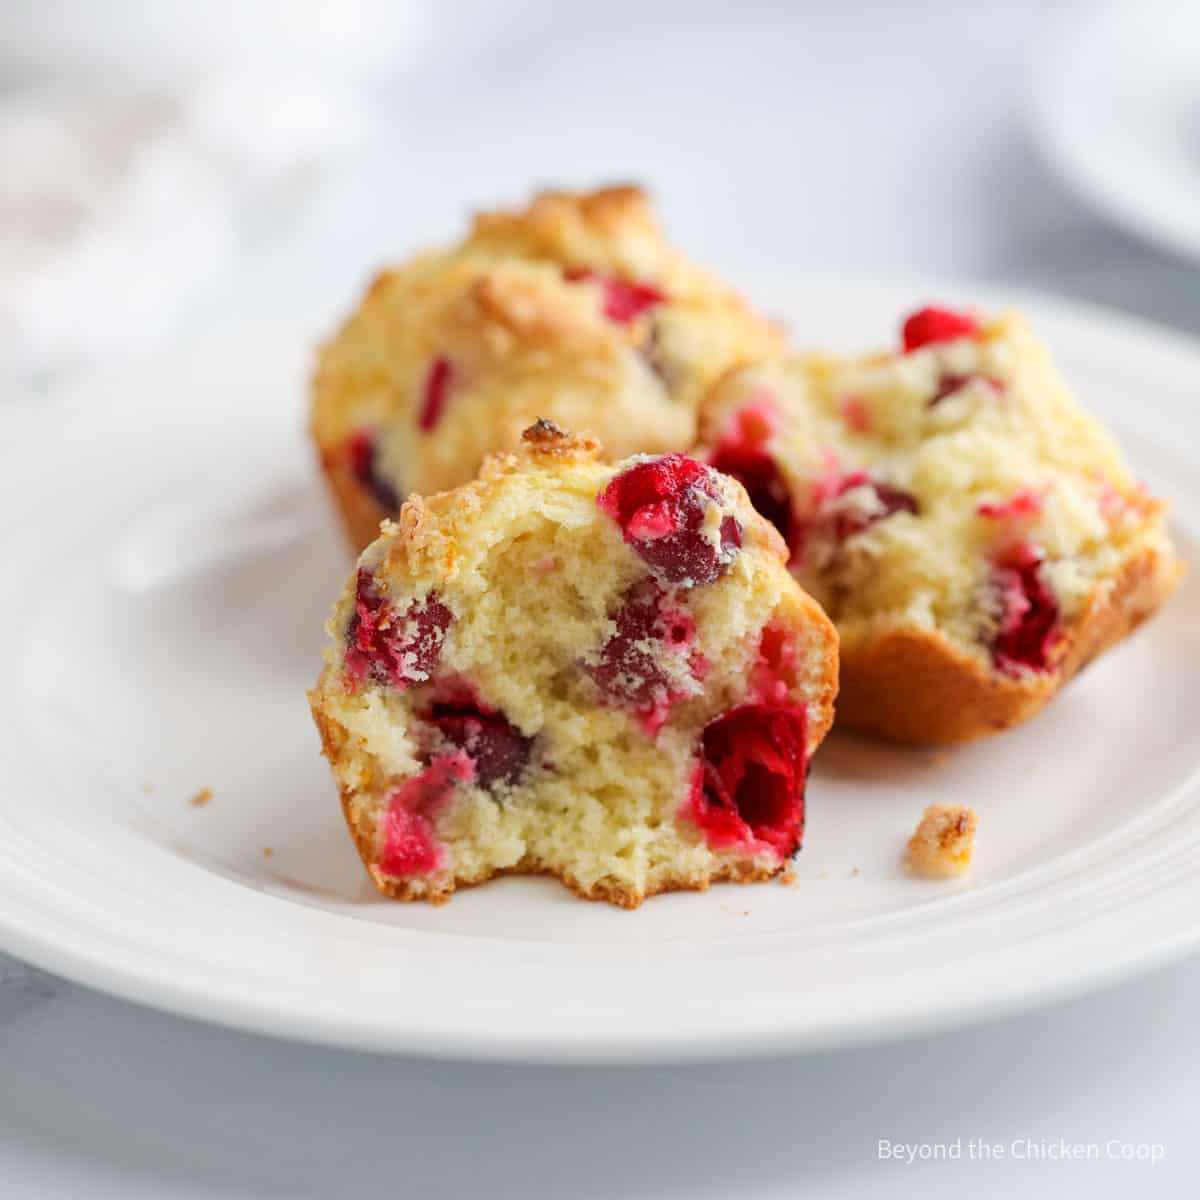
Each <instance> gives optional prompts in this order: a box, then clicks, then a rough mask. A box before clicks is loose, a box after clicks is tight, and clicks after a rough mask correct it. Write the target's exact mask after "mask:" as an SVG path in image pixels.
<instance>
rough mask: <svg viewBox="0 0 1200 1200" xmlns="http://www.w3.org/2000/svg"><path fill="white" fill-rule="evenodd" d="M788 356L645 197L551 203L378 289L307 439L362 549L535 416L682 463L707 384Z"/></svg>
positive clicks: (324, 358) (323, 369) (336, 343)
mask: <svg viewBox="0 0 1200 1200" xmlns="http://www.w3.org/2000/svg"><path fill="white" fill-rule="evenodd" d="M779 348H780V334H779V331H778V330H777V329H776V328H775V327H774V326H772V325H771V324H769V323H768V322H766V321H764V320H762V319H760V318H758V317H757V316H755V315H754V314H753V313H751V312H750V311H749V310H748V309H747V308H746V307H745V306H744V305H743V304H742V302H741V301H740V300H739V299H738V298H737V297H736V296H734V295H733V294H732V293H731V292H729V291H727V290H726V289H725V288H724V287H723V286H721V285H720V284H719V283H718V282H717V281H716V280H714V279H713V278H712V277H710V276H709V275H708V274H706V273H705V272H703V271H701V270H700V269H698V268H697V267H695V266H693V265H692V264H691V263H690V262H689V261H688V260H687V259H686V258H684V257H683V256H682V255H681V254H679V253H678V252H677V251H676V250H674V249H673V248H672V247H671V246H670V245H668V244H667V242H665V241H664V240H663V237H662V234H661V233H660V231H659V228H658V225H657V223H656V222H655V219H654V216H653V213H652V212H651V209H650V206H649V204H648V202H647V200H646V197H645V196H644V195H643V194H642V193H641V192H640V191H639V190H638V189H637V188H633V187H614V188H606V189H603V190H601V191H596V192H592V193H586V194H578V195H576V194H569V193H559V192H547V193H544V194H542V195H539V196H537V197H536V198H535V199H534V201H533V202H532V204H530V206H529V207H528V208H527V209H524V210H522V211H517V212H507V211H501V212H492V213H484V214H481V215H480V216H478V217H476V219H475V222H474V224H473V226H472V228H471V230H470V233H469V234H468V236H467V238H466V240H465V241H463V242H462V243H461V244H459V245H458V246H455V247H453V248H451V249H447V250H438V251H434V252H432V253H428V254H424V255H422V256H420V257H418V258H416V259H414V260H413V261H411V262H409V263H408V264H406V265H404V266H402V267H399V268H398V269H396V270H391V271H385V272H384V273H383V274H381V275H380V276H379V277H378V278H377V279H376V280H375V281H374V283H372V284H371V286H370V288H369V289H368V291H367V294H366V296H365V297H364V299H363V301H362V303H361V304H360V306H359V308H358V310H357V311H356V312H355V313H354V314H353V316H352V317H351V318H350V319H349V321H347V322H346V324H345V325H344V326H343V328H342V330H341V331H340V332H339V333H338V334H337V335H336V336H335V337H334V338H333V339H332V340H331V341H330V342H329V343H327V344H326V345H325V346H324V348H323V349H322V351H321V353H320V356H319V359H318V363H317V369H316V373H315V376H314V379H313V389H312V432H313V437H314V439H315V441H316V444H317V448H318V450H319V452H320V457H321V463H322V467H323V470H324V472H325V475H326V477H327V479H328V481H329V483H330V486H331V488H332V491H333V494H334V497H335V499H336V501H337V504H338V506H339V508H340V509H341V512H342V514H343V517H344V519H345V523H346V526H347V529H348V531H349V534H350V538H351V541H352V542H353V543H354V546H355V548H356V549H361V548H362V547H363V546H365V545H366V544H367V543H368V542H370V541H371V540H372V539H373V538H374V537H375V536H376V534H377V533H378V526H379V521H380V519H381V518H383V517H386V516H395V515H396V513H397V512H398V510H399V505H400V502H401V501H402V500H403V499H404V497H405V496H406V495H407V494H408V493H409V492H418V493H421V494H423V495H429V494H432V493H434V492H439V491H442V490H443V489H445V488H451V487H455V486H457V485H458V484H460V483H465V482H467V480H469V479H471V478H472V477H473V476H474V475H475V473H476V472H477V471H478V469H479V466H480V464H481V463H482V461H483V459H484V456H485V455H487V454H488V453H491V452H493V451H498V450H511V449H513V448H514V447H515V446H516V445H517V444H518V441H519V439H520V435H521V431H522V430H523V429H524V428H525V427H526V426H528V425H529V424H530V423H531V422H532V421H533V420H535V419H536V418H538V417H546V418H548V419H551V420H554V421H557V422H558V423H559V424H561V425H563V426H565V427H568V428H571V429H575V430H579V431H587V432H589V433H592V434H594V435H595V436H596V437H597V438H598V439H600V441H601V442H602V443H603V445H604V446H605V448H606V451H607V453H609V454H610V455H611V456H612V457H613V458H622V457H625V456H626V455H628V454H632V453H637V452H642V451H644V452H649V453H654V452H659V451H665V450H685V449H687V447H688V446H690V445H691V444H692V442H693V441H694V438H695V430H696V409H697V406H698V405H699V402H700V399H701V397H702V396H703V395H704V393H705V391H706V389H707V388H708V386H709V384H710V383H711V382H712V381H713V380H714V379H715V378H716V377H717V376H718V375H719V374H720V373H721V372H723V371H725V370H727V369H728V368H730V367H731V366H733V365H735V364H736V363H738V362H740V361H742V360H746V359H752V358H756V357H759V356H761V355H764V354H769V353H772V352H774V351H775V350H777V349H779Z"/></svg>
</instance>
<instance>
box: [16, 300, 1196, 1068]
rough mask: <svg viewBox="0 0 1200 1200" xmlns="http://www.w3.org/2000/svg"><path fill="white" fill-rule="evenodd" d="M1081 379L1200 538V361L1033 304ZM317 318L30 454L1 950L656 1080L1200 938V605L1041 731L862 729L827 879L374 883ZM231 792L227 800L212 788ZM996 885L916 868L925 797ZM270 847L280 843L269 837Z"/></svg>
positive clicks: (822, 803)
mask: <svg viewBox="0 0 1200 1200" xmlns="http://www.w3.org/2000/svg"><path fill="white" fill-rule="evenodd" d="M939 294H940V295H941V296H942V297H943V298H946V299H948V300H951V301H955V302H962V301H964V300H975V301H978V302H991V301H993V300H994V299H995V298H994V297H990V298H989V297H983V296H980V295H979V294H978V293H977V292H975V293H972V294H971V295H969V296H967V295H965V294H964V293H963V292H961V291H959V292H953V291H944V290H940V289H939V291H936V292H932V293H928V292H924V291H922V290H918V289H913V288H908V287H905V288H896V287H883V286H875V285H855V284H847V283H844V282H842V283H836V284H833V285H830V286H816V285H813V286H809V287H806V288H802V289H800V290H798V291H795V290H793V292H792V294H791V296H790V298H786V302H785V298H783V297H782V296H780V303H779V305H778V306H777V307H778V309H779V310H780V311H786V312H787V313H788V314H789V315H790V316H791V317H792V319H793V321H794V323H795V326H796V328H798V329H802V330H804V332H805V335H806V340H811V341H814V342H822V343H826V344H832V345H837V346H843V347H849V346H852V345H854V344H855V343H859V344H862V343H878V342H879V341H881V340H882V339H886V338H891V337H893V336H894V330H895V326H896V318H897V315H898V314H900V313H902V312H903V311H904V310H905V309H906V308H908V307H910V306H912V304H913V303H914V302H921V301H923V300H925V299H927V298H929V296H930V295H933V296H937V295H939ZM1029 307H1030V308H1031V309H1032V311H1033V313H1034V316H1035V318H1036V319H1037V320H1038V322H1039V323H1040V325H1041V327H1042V329H1043V330H1044V331H1045V333H1046V334H1047V335H1048V336H1049V337H1050V339H1051V340H1052V342H1053V343H1054V345H1055V346H1056V348H1057V352H1058V356H1059V359H1060V361H1061V364H1062V366H1063V367H1064V368H1065V369H1066V371H1067V372H1068V374H1069V375H1070V376H1071V377H1073V378H1074V379H1075V380H1076V382H1077V383H1078V385H1079V387H1080V389H1081V390H1082V392H1083V393H1084V394H1085V395H1086V396H1087V397H1088V398H1089V400H1090V402H1091V403H1092V405H1093V406H1094V407H1095V408H1096V409H1098V410H1099V411H1100V412H1101V413H1102V414H1103V415H1104V416H1105V417H1106V418H1108V419H1110V420H1111V421H1112V422H1113V423H1114V425H1116V426H1117V427H1118V428H1119V429H1120V430H1121V432H1122V434H1123V435H1124V436H1125V441H1126V445H1127V447H1128V450H1129V452H1130V453H1131V455H1132V456H1133V458H1134V460H1135V462H1136V465H1137V467H1138V469H1139V470H1140V471H1142V472H1144V474H1145V476H1146V478H1147V479H1148V480H1149V481H1150V482H1151V484H1152V485H1153V486H1154V487H1155V488H1156V489H1160V490H1161V491H1162V492H1163V493H1165V494H1167V495H1170V496H1172V497H1174V498H1175V500H1176V527H1177V531H1178V535H1179V538H1180V541H1181V543H1182V546H1183V549H1184V552H1185V554H1186V555H1187V556H1188V557H1189V558H1192V559H1195V558H1196V556H1197V555H1196V547H1197V542H1196V538H1197V536H1200V473H1198V472H1197V465H1198V460H1200V449H1198V447H1200V438H1198V437H1197V434H1198V433H1200V421H1198V418H1197V413H1198V411H1200V409H1198V407H1197V395H1198V392H1197V386H1198V381H1200V350H1198V349H1197V348H1196V347H1195V346H1194V345H1193V344H1191V343H1189V342H1186V341H1184V340H1183V339H1181V338H1176V337H1172V336H1171V335H1168V334H1166V333H1163V332H1159V331H1155V330H1154V329H1152V328H1150V327H1148V326H1144V325H1141V324H1138V323H1135V322H1133V321H1131V320H1128V319H1125V318H1119V317H1116V316H1114V315H1110V314H1103V313H1101V312H1098V311H1094V310H1084V309H1080V308H1077V307H1068V306H1066V305H1064V304H1061V303H1057V302H1050V301H1045V300H1031V301H1030V304H1029ZM305 341H306V339H305V338H304V337H303V335H302V333H301V332H300V331H298V330H297V329H295V328H291V327H288V328H266V329H264V328H255V329H252V330H247V331H244V332H242V333H238V334H236V335H227V336H222V337H220V338H210V339H208V340H205V341H197V342H196V343H195V344H193V345H191V346H190V347H188V348H186V349H183V350H179V351H177V352H174V353H173V354H171V355H167V356H163V357H160V358H157V359H154V360H149V361H146V362H144V363H143V364H142V365H141V366H139V367H137V368H136V369H135V368H127V369H125V370H123V371H121V372H117V373H112V374H110V375H107V376H104V377H100V376H94V377H92V379H91V380H90V381H88V383H87V384H86V385H85V386H82V387H80V388H79V389H77V391H76V393H75V394H73V395H72V396H69V397H65V398H63V399H62V400H61V401H60V402H59V403H57V404H56V405H54V406H53V408H52V409H51V410H49V411H48V412H47V413H45V414H44V415H43V416H41V417H39V418H38V419H36V420H35V421H34V422H33V423H32V425H31V426H30V427H28V428H26V429H25V430H24V431H23V433H22V435H21V437H20V438H19V439H10V445H9V446H8V448H7V450H6V451H5V452H4V454H3V461H2V462H0V467H2V468H3V471H4V475H3V478H4V479H5V480H6V503H5V507H4V515H3V519H2V524H0V557H2V559H3V561H4V564H5V569H4V572H3V574H2V576H0V617H2V619H3V622H4V627H5V628H6V629H7V630H8V634H7V636H8V638H9V645H10V647H11V648H12V650H11V656H10V660H9V671H8V674H7V675H6V676H5V677H4V680H3V683H2V684H0V761H3V763H4V764H5V774H4V787H3V795H2V797H0V945H2V946H3V947H4V948H6V949H9V950H11V951H13V952H14V953H16V954H19V955H23V956H24V957H26V958H28V959H29V960H31V961H33V962H35V963H37V964H38V965H40V966H43V967H45V968H48V969H49V970H52V971H56V972H59V973H61V974H63V975H66V976H69V977H71V978H74V979H77V980H80V981H82V982H85V983H88V984H91V985H93V986H96V987H99V988H103V989H106V990H109V991H112V992H115V993H117V994H119V995H122V996H125V997H128V998H131V999H134V1000H138V1001H142V1002H145V1003H147V1004H153V1005H159V1006H162V1007H164V1008H168V1009H172V1010H175V1011H177V1012H182V1013H186V1014H190V1015H192V1016H196V1017H200V1018H204V1019H208V1020H213V1021H221V1022H227V1023H229V1024H233V1025H238V1026H243V1027H246V1028H250V1029H256V1030H262V1031H266V1032H270V1033H277V1034H282V1035H287V1036H293V1037H298V1038H305V1039H312V1040H315V1041H325V1042H333V1043H339V1044H343V1045H350V1046H360V1047H372V1048H379V1049H386V1050H394V1051H407V1052H414V1053H420V1054H430V1055H454V1056H463V1057H492V1058H508V1059H542V1060H551V1059H564V1060H565V1059H575V1060H607V1061H614V1060H629V1059H654V1058H689V1057H713V1056H720V1055H734V1054H744V1053H759V1052H768V1051H783V1050H796V1049H802V1048H807V1047H813V1046H817V1045H822V1046H827V1045H831V1044H837V1043H846V1042H851V1041H861V1040H864V1039H868V1038H877V1037H883V1036H887V1035H892V1034H898V1033H901V1032H911V1031H914V1030H918V1029H925V1028H930V1027H935V1026H941V1025H946V1024H950V1023H956V1022H963V1021H967V1020H973V1019H976V1018H978V1017H980V1016H983V1015H985V1014H990V1013H995V1012H998V1011H1001V1010H1007V1009H1013V1008H1016V1007H1020V1006H1026V1005H1030V1004H1033V1003H1035V1002H1039V1001H1043V1000H1046V999H1048V998H1050V997H1053V996H1056V995H1061V994H1065V993H1067V992H1069V991H1075V990H1081V989H1083V988H1086V987H1090V986H1093V985H1095V984H1097V983H1099V982H1101V981H1105V980H1111V979H1114V978H1116V977H1118V976H1122V975H1125V974H1128V973H1130V972H1132V971H1135V970H1140V969H1143V968H1145V967H1147V966H1148V965H1150V964H1152V963H1156V962H1159V961H1162V960H1164V959H1166V958H1167V957H1169V956H1172V955H1175V954H1178V953H1180V952H1182V951H1183V950H1185V949H1187V948H1190V947H1192V946H1193V945H1195V944H1196V941H1197V938H1198V936H1200V791H1198V790H1197V787H1196V769H1197V762H1198V760H1200V739H1198V738H1197V732H1198V729H1200V710H1198V709H1197V706H1196V696H1197V694H1200V621H1198V620H1197V611H1198V608H1200V583H1198V582H1197V580H1196V579H1195V578H1194V577H1193V578H1191V579H1190V580H1189V581H1188V582H1187V583H1185V585H1184V587H1183V589H1182V591H1181V593H1180V594H1179V595H1178V596H1177V597H1176V599H1175V600H1174V601H1173V603H1172V604H1171V606H1170V607H1169V609H1168V610H1167V612H1166V613H1165V614H1164V615H1163V616H1162V617H1161V618H1160V619H1159V620H1157V621H1155V622H1153V623H1151V624H1150V625H1149V626H1148V627H1147V628H1145V629H1144V630H1143V631H1142V632H1140V633H1139V634H1138V635H1137V636H1136V637H1134V638H1133V639H1132V640H1131V641H1130V642H1128V643H1127V644H1126V645H1124V646H1123V647H1122V648H1121V649H1120V650H1118V651H1117V652H1115V653H1113V654H1111V655H1110V656H1108V657H1107V658H1105V659H1104V660H1103V661H1101V662H1100V663H1098V664H1097V665H1095V666H1094V667H1093V668H1091V669H1090V670H1089V671H1088V672H1087V673H1086V675H1085V676H1084V677H1083V678H1081V679H1080V680H1079V681H1078V682H1077V683H1076V685H1075V686H1073V687H1072V688H1070V689H1069V691H1068V692H1067V693H1066V694H1065V695H1064V697H1063V698H1062V699H1061V701H1060V702H1058V703H1056V704H1055V705H1054V706H1052V708H1051V709H1050V710H1049V711H1048V712H1047V713H1045V714H1044V715H1043V716H1042V717H1040V718H1039V719H1038V720H1036V721H1034V722H1033V723H1032V724H1030V725H1028V726H1026V727H1025V728H1022V729H1019V730H1016V731H1014V732H1012V733H1010V734H1007V735H1005V736H1002V737H998V738H996V739H993V740H992V741H989V742H986V743H985V744H982V745H978V746H973V747H970V748H967V749H963V750H960V751H957V752H954V753H953V754H949V755H935V754H931V753H928V752H919V751H903V750H896V749H888V748H884V747H880V746H874V745H870V744H867V743H856V742H854V741H851V740H849V739H841V738H834V739H832V740H831V742H830V743H829V744H828V745H827V746H826V747H825V748H824V749H823V750H822V752H821V754H820V755H819V757H818V760H817V765H816V768H815V770H814V773H813V777H812V783H811V788H810V809H809V824H808V833H807V838H806V844H805V849H804V851H803V852H802V854H801V855H800V857H799V860H798V864H797V867H798V874H799V883H798V886H796V887H791V888H789V887H785V886H782V885H780V884H778V883H770V884H764V885H755V886H746V887H734V886H723V887H718V888H715V889H713V890H712V891H711V892H709V893H707V894H705V895H693V894H681V895H672V896H664V897H659V898H657V899H654V900H651V901H648V902H647V903H646V904H645V905H644V906H643V907H642V908H641V909H640V910H639V911H637V912H635V913H627V912H623V911H621V910H618V909H615V908H610V907H608V906H605V905H598V904H585V903H581V902H580V901H578V900H576V899H575V898H573V897H572V896H571V895H570V894H569V893H568V892H567V891H566V890H565V889H563V888H561V887H560V886H558V885H557V884H555V883H554V882H552V881H548V880H536V879H535V880H504V881H501V882H498V883H495V884H492V885H489V886H486V887H482V888H478V889H474V890H472V891H469V892H466V893H464V894H462V895H460V896H458V897H456V898H455V899H454V900H453V901H452V902H451V903H450V904H449V905H447V906H445V907H443V908H431V907H424V906H409V905H399V904H393V903H388V902H386V901H384V900H381V899H380V898H379V897H378V896H376V895H375V893H374V891H373V890H372V888H371V887H370V886H369V885H368V883H367V881H366V879H365V877H364V874H363V872H362V870H361V868H360V865H359V862H358V859H357V857H356V855H355V853H354V851H353V850H352V849H351V846H350V843H349V840H348V838H347V837H346V833H345V830H344V828H343V826H342V819H341V814H340V811H339V806H338V803H337V800H336V797H335V795H334V792H333V788H332V785H331V783H330V780H329V778H328V775H327V772H326V770H325V767H324V764H323V763H322V761H321V760H320V759H319V758H318V757H317V739H316V735H315V732H314V731H313V729H312V728H311V725H310V721H309V716H308V711H307V706H306V704H305V700H304V689H305V687H306V686H308V685H309V684H310V683H311V681H312V679H313V676H314V675H315V673H316V670H317V664H318V657H319V653H320V648H321V644H322V632H321V626H322V622H323V619H324V616H325V613H326V609H327V607H328V605H329V603H330V601H331V599H332V597H333V595H334V594H335V592H336V591H337V589H338V588H339V587H340V585H341V583H342V580H343V577H344V576H345V575H346V574H347V573H348V570H349V563H348V561H347V559H346V558H345V557H344V555H343V552H342V550H341V547H340V545H339V544H338V542H337V539H336V537H335V534H334V531H333V529H332V526H331V521H330V519H329V517H328V514H327V512H326V508H325V503H324V498H323V496H322V494H321V490H320V487H319V484H318V481H317V479H316V476H315V472H314V470H313V466H312V463H311V459H310V455H309V452H308V449H307V447H306V445H305V443H304V438H303V432H302V431H303V414H302V405H303V399H302V397H303V379H304V375H305V372H306V369H307V365H308V353H309V352H308V346H307V345H306V344H305ZM205 787H208V788H212V790H213V799H212V800H211V802H210V803H209V804H207V805H205V806H202V807H195V806H193V805H191V804H190V803H189V797H191V796H192V795H193V794H195V793H196V792H198V791H199V790H200V789H202V788H205ZM935 800H947V801H964V800H965V801H970V802H971V803H972V804H973V805H974V806H975V807H976V808H977V809H978V810H979V813H980V835H979V848H978V852H977V865H976V867H975V869H974V872H973V874H972V876H971V877H970V879H969V880H968V881H966V882H960V883H949V884H946V883H930V882H924V881H920V880H916V879H912V878H909V877H907V876H906V875H905V874H904V873H903V871H902V870H901V869H900V852H901V849H902V847H903V845H904V841H905V839H906V837H907V835H908V833H909V832H910V831H911V828H912V826H913V824H914V823H915V821H916V818H917V816H918V815H919V813H920V812H921V810H922V808H923V807H924V806H925V805H926V804H928V803H930V802H931V801H935ZM267 848H270V850H271V852H272V853H271V855H270V856H269V857H267V856H266V855H265V853H264V851H265V850H266V849H267Z"/></svg>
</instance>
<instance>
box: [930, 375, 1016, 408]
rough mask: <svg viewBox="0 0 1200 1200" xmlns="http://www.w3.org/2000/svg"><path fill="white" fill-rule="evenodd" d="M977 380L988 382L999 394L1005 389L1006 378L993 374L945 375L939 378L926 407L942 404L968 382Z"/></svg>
mask: <svg viewBox="0 0 1200 1200" xmlns="http://www.w3.org/2000/svg"><path fill="white" fill-rule="evenodd" d="M976 380H978V381H979V382H980V383H984V384H987V386H988V387H989V388H991V389H992V391H993V392H995V393H996V394H997V395H999V394H1000V393H1001V392H1002V391H1004V380H1002V379H996V378H995V377H994V376H992V375H943V376H942V377H941V378H940V379H939V380H938V386H937V391H936V392H934V393H933V395H932V396H931V397H930V399H929V403H928V404H927V405H926V407H927V408H933V406H934V405H935V404H940V403H941V402H942V401H943V400H945V399H946V397H947V396H953V395H954V393H955V392H958V391H961V390H962V389H963V388H965V387H966V386H967V384H968V383H974V382H975V381H976Z"/></svg>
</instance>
